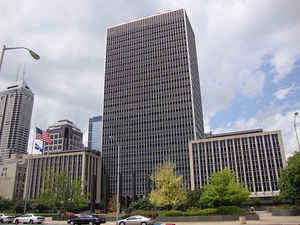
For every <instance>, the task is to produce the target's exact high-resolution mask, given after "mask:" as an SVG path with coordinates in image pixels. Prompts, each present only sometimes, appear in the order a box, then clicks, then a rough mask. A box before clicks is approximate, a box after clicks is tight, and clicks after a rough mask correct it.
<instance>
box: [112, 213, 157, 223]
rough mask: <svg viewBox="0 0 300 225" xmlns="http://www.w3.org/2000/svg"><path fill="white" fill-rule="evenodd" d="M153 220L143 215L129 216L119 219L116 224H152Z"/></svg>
mask: <svg viewBox="0 0 300 225" xmlns="http://www.w3.org/2000/svg"><path fill="white" fill-rule="evenodd" d="M154 222H155V221H154V220H152V219H150V218H147V217H144V216H139V215H137V216H130V217H127V218H126V219H123V220H119V221H118V222H117V225H153V224H154Z"/></svg>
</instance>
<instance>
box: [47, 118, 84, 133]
mask: <svg viewBox="0 0 300 225" xmlns="http://www.w3.org/2000/svg"><path fill="white" fill-rule="evenodd" d="M66 125H68V126H71V127H72V128H73V129H74V130H77V131H78V132H81V131H80V129H79V128H78V127H76V126H75V124H74V123H73V122H72V121H70V120H67V119H64V120H58V121H57V122H56V123H55V124H53V125H51V126H49V128H48V129H49V130H54V129H57V128H60V127H62V126H66Z"/></svg>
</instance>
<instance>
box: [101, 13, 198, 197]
mask: <svg viewBox="0 0 300 225" xmlns="http://www.w3.org/2000/svg"><path fill="white" fill-rule="evenodd" d="M106 43H107V46H106V62H105V87H104V114H103V147H102V152H103V163H104V168H105V173H106V174H107V176H108V184H109V185H108V194H109V195H110V196H111V195H113V194H114V193H116V190H117V189H116V188H117V187H116V186H117V161H118V160H117V158H118V157H117V156H118V150H117V149H118V148H117V146H119V148H120V171H121V177H122V180H121V184H122V185H121V194H122V195H134V194H135V193H136V194H137V195H138V196H142V195H144V194H146V193H147V192H148V189H149V188H148V187H149V175H150V174H152V172H153V171H154V169H155V168H156V167H157V165H159V163H161V162H163V161H164V160H172V161H173V162H175V163H176V172H177V173H178V174H181V175H183V177H184V181H185V183H186V185H187V187H189V188H190V169H189V153H188V141H189V140H194V139H198V138H200V137H202V136H203V114H202V103H201V92H200V82H199V73H198V61H197V55H196V46H195V37H194V33H193V30H192V27H191V25H190V22H189V19H188V17H187V15H186V12H185V10H183V9H180V10H176V11H170V12H166V13H162V14H159V15H155V16H150V17H146V18H143V19H138V20H134V21H132V22H128V23H124V24H121V25H117V26H113V27H110V28H108V30H107V42H106ZM134 184H135V185H134Z"/></svg>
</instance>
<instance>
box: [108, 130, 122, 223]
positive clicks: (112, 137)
mask: <svg viewBox="0 0 300 225" xmlns="http://www.w3.org/2000/svg"><path fill="white" fill-rule="evenodd" d="M109 138H110V139H114V136H110V137H109ZM115 142H116V144H117V148H118V168H117V173H118V174H117V201H116V202H117V205H116V207H117V210H116V223H117V222H118V220H119V218H118V217H119V214H120V145H119V143H118V142H117V141H116V140H115Z"/></svg>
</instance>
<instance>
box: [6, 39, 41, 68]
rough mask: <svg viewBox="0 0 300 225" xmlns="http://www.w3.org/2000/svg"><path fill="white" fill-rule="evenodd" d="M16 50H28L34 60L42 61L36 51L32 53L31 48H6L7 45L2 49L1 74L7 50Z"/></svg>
mask: <svg viewBox="0 0 300 225" xmlns="http://www.w3.org/2000/svg"><path fill="white" fill-rule="evenodd" d="M16 49H25V50H27V51H28V52H29V53H30V55H31V56H32V58H34V59H36V60H38V59H40V56H39V55H38V54H36V53H35V52H34V51H32V50H31V49H29V48H25V47H14V48H6V46H5V45H3V48H2V53H1V57H0V72H1V66H2V62H3V57H4V53H5V51H6V50H16Z"/></svg>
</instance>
